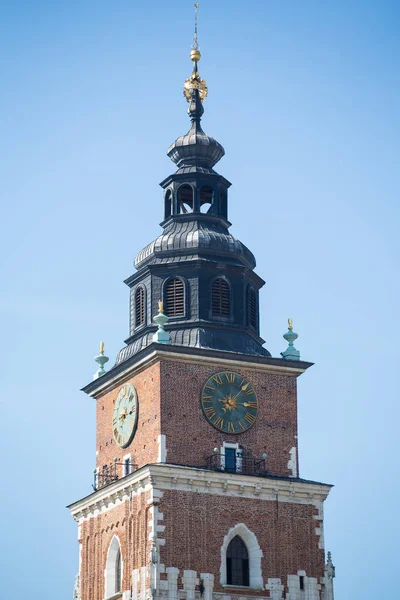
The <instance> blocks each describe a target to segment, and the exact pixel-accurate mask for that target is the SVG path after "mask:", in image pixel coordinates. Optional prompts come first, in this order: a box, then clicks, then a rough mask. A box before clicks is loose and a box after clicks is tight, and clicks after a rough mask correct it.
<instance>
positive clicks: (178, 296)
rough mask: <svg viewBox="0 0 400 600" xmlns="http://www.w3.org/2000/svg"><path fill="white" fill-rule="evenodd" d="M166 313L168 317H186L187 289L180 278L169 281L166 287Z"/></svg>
mask: <svg viewBox="0 0 400 600" xmlns="http://www.w3.org/2000/svg"><path fill="white" fill-rule="evenodd" d="M164 313H165V314H166V315H167V317H183V316H184V315H185V287H184V283H183V281H182V279H180V278H179V277H173V278H172V279H168V281H167V282H166V284H165V286H164Z"/></svg>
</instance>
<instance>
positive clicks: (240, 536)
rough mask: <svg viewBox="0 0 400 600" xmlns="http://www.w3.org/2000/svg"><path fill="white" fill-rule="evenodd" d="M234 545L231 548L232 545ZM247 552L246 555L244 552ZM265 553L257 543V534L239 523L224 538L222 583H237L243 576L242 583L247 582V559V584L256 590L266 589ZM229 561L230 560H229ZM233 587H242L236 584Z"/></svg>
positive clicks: (222, 547)
mask: <svg viewBox="0 0 400 600" xmlns="http://www.w3.org/2000/svg"><path fill="white" fill-rule="evenodd" d="M234 540H236V541H234ZM237 540H239V542H238V541H237ZM232 542H234V543H233V545H232V546H231V544H232ZM241 544H243V545H244V550H246V553H247V555H246V553H245V552H244V551H243V546H241ZM262 557H263V553H262V551H261V548H260V545H259V543H258V541H257V537H256V536H255V534H254V533H253V532H252V531H250V529H249V528H248V527H247V526H246V525H245V524H244V523H237V525H235V526H234V527H231V529H229V531H228V532H227V534H226V535H225V537H224V541H223V544H222V546H221V571H220V583H221V585H227V584H229V583H230V582H232V581H235V582H237V581H238V578H239V576H240V574H241V577H242V581H246V563H245V562H243V561H245V560H246V558H247V581H248V583H247V584H241V585H248V586H249V587H251V588H254V589H260V590H261V589H264V583H263V577H262V571H261V559H262ZM228 559H229V560H228ZM228 564H229V579H228ZM231 585H240V584H239V583H234V584H232V583H231Z"/></svg>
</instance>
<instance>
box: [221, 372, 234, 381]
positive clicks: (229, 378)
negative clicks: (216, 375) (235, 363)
mask: <svg viewBox="0 0 400 600" xmlns="http://www.w3.org/2000/svg"><path fill="white" fill-rule="evenodd" d="M224 375H225V379H226V381H227V383H235V377H236V373H229V372H228V373H224Z"/></svg>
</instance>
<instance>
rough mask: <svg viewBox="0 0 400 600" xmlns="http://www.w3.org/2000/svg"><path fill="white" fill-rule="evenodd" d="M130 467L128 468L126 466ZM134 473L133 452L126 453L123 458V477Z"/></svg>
mask: <svg viewBox="0 0 400 600" xmlns="http://www.w3.org/2000/svg"><path fill="white" fill-rule="evenodd" d="M126 467H128V468H126ZM131 473H132V455H131V453H129V454H125V456H124V457H123V458H122V477H126V476H127V475H130V474H131Z"/></svg>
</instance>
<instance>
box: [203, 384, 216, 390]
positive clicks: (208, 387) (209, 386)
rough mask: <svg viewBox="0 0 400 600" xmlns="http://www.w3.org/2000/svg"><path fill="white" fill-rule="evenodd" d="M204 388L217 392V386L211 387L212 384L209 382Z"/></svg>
mask: <svg viewBox="0 0 400 600" xmlns="http://www.w3.org/2000/svg"><path fill="white" fill-rule="evenodd" d="M204 389H205V390H207V389H208V390H212V391H213V392H215V388H213V387H211V385H209V384H208V383H207V385H205V386H204Z"/></svg>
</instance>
